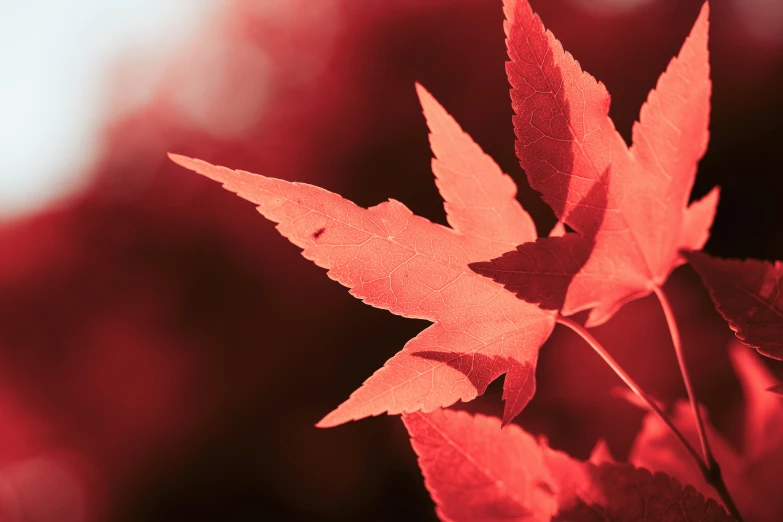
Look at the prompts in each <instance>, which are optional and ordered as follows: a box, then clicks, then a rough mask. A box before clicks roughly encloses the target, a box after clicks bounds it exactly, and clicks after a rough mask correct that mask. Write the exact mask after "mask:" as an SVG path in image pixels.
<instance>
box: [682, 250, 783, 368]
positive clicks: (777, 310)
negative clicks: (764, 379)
mask: <svg viewBox="0 0 783 522" xmlns="http://www.w3.org/2000/svg"><path fill="white" fill-rule="evenodd" d="M683 255H685V257H686V258H687V259H688V262H689V263H690V264H691V266H692V267H693V268H695V269H696V271H697V272H698V273H699V275H701V278H702V281H704V284H705V285H706V286H707V288H708V289H709V290H710V295H711V296H712V300H713V302H714V303H715V307H716V308H717V309H718V311H719V312H720V313H721V315H723V317H724V319H726V321H728V322H729V325H730V326H731V328H732V330H734V332H735V333H736V334H737V337H738V338H739V339H740V340H741V341H742V342H744V343H745V344H747V345H748V346H752V347H753V348H756V349H757V350H758V351H759V352H760V353H762V354H764V355H766V356H767V357H772V358H774V359H783V262H780V261H775V262H774V263H769V262H766V261H759V260H756V259H747V260H744V261H743V260H740V259H719V258H714V257H710V256H708V255H706V254H703V253H701V252H684V253H683Z"/></svg>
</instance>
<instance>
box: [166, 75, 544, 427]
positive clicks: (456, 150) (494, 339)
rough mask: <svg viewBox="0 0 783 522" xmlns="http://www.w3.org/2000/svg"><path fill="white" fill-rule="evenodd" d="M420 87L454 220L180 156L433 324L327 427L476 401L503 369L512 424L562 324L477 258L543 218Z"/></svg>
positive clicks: (353, 282) (335, 270)
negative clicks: (435, 219)
mask: <svg viewBox="0 0 783 522" xmlns="http://www.w3.org/2000/svg"><path fill="white" fill-rule="evenodd" d="M417 90H418V93H419V96H420V98H421V102H422V106H423V108H424V114H425V116H426V119H427V123H428V125H429V127H430V130H431V135H430V141H431V144H432V150H433V152H434V154H435V160H434V161H433V171H434V173H435V176H436V181H437V185H438V188H439V190H440V193H441V195H442V196H443V199H444V200H445V208H446V213H447V216H448V221H449V224H450V225H451V228H447V227H443V226H441V225H437V224H434V223H431V222H430V221H427V220H426V219H424V218H421V217H418V216H415V215H414V214H413V213H412V212H411V211H410V210H408V208H406V207H405V206H404V205H403V204H402V203H400V202H398V201H394V200H390V201H388V202H384V203H381V204H380V205H377V206H375V207H372V208H370V209H363V208H361V207H359V206H357V205H355V204H353V203H351V202H350V201H347V200H345V199H343V198H342V197H340V196H338V195H336V194H333V193H331V192H328V191H326V190H324V189H321V188H318V187H314V186H312V185H306V184H302V183H291V182H288V181H283V180H279V179H274V178H267V177H264V176H260V175H255V174H250V173H248V172H243V171H234V170H230V169H227V168H224V167H215V166H212V165H210V164H208V163H205V162H203V161H200V160H193V159H188V158H185V157H182V156H174V155H172V156H171V158H172V159H173V160H174V161H175V162H177V163H179V164H180V165H182V166H184V167H186V168H189V169H191V170H194V171H196V172H198V173H200V174H203V175H205V176H207V177H210V178H212V179H214V180H216V181H219V182H221V183H223V185H224V186H225V188H226V189H228V190H230V191H232V192H236V193H237V194H238V195H239V196H241V197H243V198H245V199H247V200H249V201H252V202H253V203H255V204H257V205H258V210H259V212H260V213H261V214H263V215H264V216H265V217H266V218H267V219H270V220H272V221H274V222H276V223H278V225H277V229H278V230H279V231H280V233H281V234H283V235H284V236H285V237H287V238H288V239H289V240H290V241H291V242H292V243H294V244H296V245H297V246H299V247H300V248H302V249H303V250H304V251H303V255H304V256H305V257H306V258H307V259H310V260H311V261H313V262H314V263H316V264H317V265H319V266H321V267H323V268H326V269H328V275H329V277H330V278H332V279H334V280H336V281H338V282H340V283H342V284H343V285H345V286H347V287H349V288H350V289H351V294H353V295H354V296H356V297H358V298H360V299H362V300H363V301H364V302H366V303H367V304H370V305H372V306H376V307H378V308H385V309H387V310H389V311H391V312H392V313H395V314H398V315H402V316H404V317H411V318H418V319H427V320H430V321H432V322H433V323H434V324H433V325H432V326H430V327H429V328H427V329H425V330H424V331H423V332H421V333H420V334H419V335H418V336H416V337H415V338H414V339H412V340H411V341H409V342H408V343H407V344H406V345H405V347H404V348H403V349H402V351H400V352H399V353H398V354H397V355H395V356H394V357H392V358H391V359H390V360H389V361H387V362H386V364H385V365H384V366H383V368H381V369H380V370H379V371H377V372H376V373H375V374H374V375H373V376H372V377H370V378H369V379H367V381H365V383H364V384H363V385H362V386H361V387H360V388H359V389H358V390H357V391H356V392H354V393H353V394H352V395H351V397H350V398H349V399H348V400H347V401H346V402H344V403H343V404H342V405H340V406H339V407H338V408H337V409H336V410H335V411H334V412H332V413H330V414H329V415H327V416H326V417H325V418H324V419H323V420H321V422H320V423H319V426H334V425H337V424H341V423H344V422H347V421H349V420H355V419H360V418H363V417H367V416H370V415H378V414H380V413H384V412H388V413H392V414H393V413H403V412H412V411H418V410H424V411H431V410H433V409H435V408H437V407H441V406H448V405H450V404H452V403H454V402H455V401H458V400H463V401H468V400H471V399H473V398H475V397H476V396H477V395H479V394H482V393H483V392H484V390H485V389H486V387H487V385H488V384H489V383H490V382H491V381H493V380H494V379H496V378H497V377H498V376H500V375H502V374H504V373H505V374H506V378H505V383H504V393H503V398H504V400H505V413H504V421H505V422H510V421H511V419H512V418H513V417H514V416H516V414H517V413H519V411H521V410H522V408H524V406H525V405H526V404H527V402H528V401H529V400H530V399H531V397H532V396H533V393H534V390H535V375H534V370H535V365H536V360H537V357H538V350H539V348H540V346H541V344H542V343H543V342H544V341H545V340H546V339H547V337H549V334H550V333H551V331H552V329H553V328H554V322H555V314H554V313H553V312H550V311H544V310H541V309H540V308H539V307H537V306H534V305H531V304H529V303H525V302H523V301H520V300H518V299H516V298H515V297H514V296H513V295H512V294H510V293H509V292H507V291H505V290H504V289H503V287H502V286H500V285H498V284H496V283H494V282H492V281H490V280H489V279H487V278H485V277H482V276H480V275H478V274H476V273H475V272H473V271H472V270H471V269H470V268H469V267H468V265H469V264H470V263H472V262H475V261H480V260H484V259H490V258H492V257H494V256H497V255H500V254H501V253H503V252H505V251H507V250H509V249H510V248H513V247H514V246H516V245H518V244H520V243H525V242H528V241H532V240H534V239H535V236H536V234H535V227H534V226H533V222H532V220H531V218H530V216H529V215H528V214H527V213H526V212H525V211H524V210H523V209H522V207H521V206H520V205H519V203H518V202H517V201H516V199H515V195H516V186H515V185H514V182H513V181H512V180H511V178H509V177H508V176H507V175H505V174H503V172H502V171H501V170H500V168H499V167H498V166H497V165H496V164H495V162H494V161H493V160H492V159H491V158H490V157H489V156H487V155H486V154H484V152H483V151H482V150H481V149H480V148H479V146H478V145H477V144H476V143H474V142H473V140H472V139H471V138H470V137H469V136H468V135H467V134H466V133H464V132H463V131H462V129H461V128H460V127H459V125H458V124H457V123H456V122H455V121H454V119H453V118H452V117H451V116H449V115H448V113H446V111H445V110H444V109H443V108H442V107H441V106H440V105H439V104H438V103H437V102H436V101H435V99H434V98H433V97H432V96H431V95H430V94H429V93H427V91H425V90H424V89H423V88H421V87H418V88H417Z"/></svg>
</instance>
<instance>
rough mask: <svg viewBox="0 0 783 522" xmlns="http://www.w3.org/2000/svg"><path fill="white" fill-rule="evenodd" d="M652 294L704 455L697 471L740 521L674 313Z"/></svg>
mask: <svg viewBox="0 0 783 522" xmlns="http://www.w3.org/2000/svg"><path fill="white" fill-rule="evenodd" d="M653 292H655V296H656V297H657V298H658V302H659V303H661V308H662V309H663V315H664V316H666V324H667V325H668V326H669V334H670V335H671V338H672V344H673V345H674V353H675V354H676V356H677V364H678V365H679V366H680V374H682V381H683V383H684V384H685V391H686V392H687V394H688V401H689V402H690V403H691V409H692V410H693V418H694V420H695V422H696V431H697V432H698V434H699V443H700V444H701V450H702V453H703V454H704V464H703V463H702V462H701V460H700V461H699V464H700V465H699V469H700V470H701V473H702V475H704V479H705V480H706V481H707V483H709V484H710V485H711V486H712V487H713V488H715V491H717V493H718V495H720V498H721V499H722V500H723V503H724V504H725V505H726V508H727V509H728V510H729V512H730V513H731V514H732V515H734V517H735V518H736V519H737V520H739V521H742V517H741V516H740V514H739V511H737V506H736V505H735V504H734V500H733V499H732V498H731V495H730V494H729V491H728V489H726V483H725V482H724V481H723V476H722V474H721V471H720V465H719V464H718V461H717V460H715V455H713V453H712V448H710V443H709V441H708V439H707V430H706V429H705V428H704V417H703V415H702V412H701V409H700V408H699V403H698V402H696V394H695V393H694V392H693V384H692V382H691V377H690V374H689V373H688V368H687V367H686V366H685V355H684V353H683V350H682V339H681V338H680V330H679V328H677V321H676V320H675V319H674V312H673V311H672V307H671V304H670V303H669V299H668V298H667V297H666V294H664V292H663V289H662V288H660V287H659V286H654V287H653Z"/></svg>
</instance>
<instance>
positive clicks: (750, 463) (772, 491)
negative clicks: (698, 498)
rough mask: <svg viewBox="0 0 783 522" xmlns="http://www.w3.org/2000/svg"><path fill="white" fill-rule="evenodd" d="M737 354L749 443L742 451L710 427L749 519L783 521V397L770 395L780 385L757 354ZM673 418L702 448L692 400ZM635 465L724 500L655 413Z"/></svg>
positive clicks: (739, 349) (638, 444)
mask: <svg viewBox="0 0 783 522" xmlns="http://www.w3.org/2000/svg"><path fill="white" fill-rule="evenodd" d="M731 356H732V362H733V364H734V368H735V370H736V372H737V374H738V376H739V378H740V382H741V383H742V388H743V391H744V395H745V425H744V430H743V431H744V433H743V444H742V446H741V447H740V448H739V450H737V449H735V448H734V447H733V446H732V445H731V444H729V442H728V441H726V439H725V438H724V437H723V436H722V435H721V434H720V433H719V432H718V431H717V430H716V429H715V428H713V427H712V426H710V425H708V426H707V436H708V438H709V441H710V446H711V447H712V450H713V453H714V454H715V458H716V459H717V460H718V462H720V467H721V473H722V475H723V479H724V481H725V483H726V487H727V488H728V490H729V493H731V495H732V498H733V499H734V501H735V502H736V504H737V507H738V509H739V511H740V513H742V515H743V517H744V518H745V520H747V521H749V522H750V521H752V522H773V521H775V522H777V521H779V520H781V517H783V497H781V495H780V469H781V467H783V416H782V415H781V412H782V411H783V399H782V398H781V397H779V396H777V395H774V394H772V393H769V392H768V391H767V388H769V387H770V386H773V385H774V384H775V383H776V382H777V381H776V379H775V378H774V377H773V376H772V375H771V374H770V373H769V371H768V370H767V369H766V368H764V366H763V364H762V363H761V361H760V360H759V359H758V357H757V356H756V355H755V354H754V353H753V352H751V351H750V350H748V349H747V348H746V347H744V346H742V345H740V344H739V343H737V344H736V345H735V346H733V347H732V350H731ZM671 417H672V420H673V422H674V424H675V425H676V426H677V428H678V429H679V430H680V431H681V432H682V433H683V434H684V435H685V436H686V438H688V439H689V440H690V442H691V444H694V445H698V434H697V431H696V426H695V424H694V422H693V414H692V412H691V408H690V405H689V404H688V403H687V402H686V401H680V402H678V403H677V404H676V405H675V407H674V410H673V413H672V416H671ZM630 461H631V462H632V463H633V464H634V465H636V466H644V467H646V468H649V469H651V470H655V471H662V472H665V473H668V474H670V475H672V476H673V477H676V478H677V479H678V480H680V481H682V482H684V483H689V484H693V485H694V487H696V489H698V490H699V491H700V492H702V493H703V494H705V495H707V496H709V497H712V498H714V499H716V500H718V501H719V496H718V494H717V493H716V492H715V491H714V490H713V489H712V487H711V486H710V485H709V484H707V483H706V482H705V480H704V478H703V477H702V475H701V473H700V472H699V470H698V469H697V468H696V466H695V465H694V464H693V462H692V460H691V459H690V458H689V456H688V454H687V452H686V451H685V449H684V448H683V446H682V444H681V443H680V442H679V441H678V440H677V439H676V438H675V437H674V436H673V435H672V434H671V432H670V431H669V429H668V428H666V427H665V426H664V425H663V423H662V422H661V420H660V419H659V418H658V417H657V416H655V415H654V414H648V415H647V416H646V417H645V420H644V424H643V427H642V431H641V432H640V433H639V435H638V436H637V438H636V441H635V442H634V444H633V447H632V448H631V453H630Z"/></svg>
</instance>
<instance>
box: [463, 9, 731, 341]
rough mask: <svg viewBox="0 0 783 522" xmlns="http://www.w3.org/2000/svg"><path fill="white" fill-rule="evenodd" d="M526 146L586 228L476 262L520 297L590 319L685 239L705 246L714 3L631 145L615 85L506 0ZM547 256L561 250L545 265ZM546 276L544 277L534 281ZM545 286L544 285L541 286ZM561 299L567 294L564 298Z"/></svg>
mask: <svg viewBox="0 0 783 522" xmlns="http://www.w3.org/2000/svg"><path fill="white" fill-rule="evenodd" d="M505 14H506V23H505V30H506V36H507V39H506V43H507V47H508V54H509V57H510V61H509V62H508V63H507V72H508V77H509V80H510V82H511V85H512V91H511V97H512V105H513V108H514V112H515V114H516V115H515V116H514V128H515V131H516V135H517V143H516V150H517V156H518V157H519V159H520V163H521V165H522V168H523V169H525V172H526V173H527V176H528V180H529V181H530V185H531V186H532V187H533V188H534V189H536V190H538V191H539V192H541V194H542V196H543V198H544V200H545V201H546V202H547V203H549V205H550V206H551V207H552V208H553V209H554V211H555V213H556V215H557V216H558V218H560V219H561V220H562V221H563V222H565V223H566V224H567V225H569V226H570V227H571V228H573V229H574V230H575V231H576V232H577V233H578V234H579V235H572V234H568V235H566V236H565V238H562V239H561V240H554V239H540V240H539V241H537V242H536V243H535V244H533V245H523V246H522V247H520V249H519V250H516V251H511V252H509V253H507V254H506V255H504V256H503V257H501V258H500V259H497V260H495V261H494V262H491V263H478V264H476V265H474V268H475V269H476V270H477V271H478V272H480V273H482V274H485V275H487V276H489V277H492V278H493V279H495V280H496V281H498V282H501V283H503V284H505V285H507V286H508V287H509V289H511V290H512V291H514V292H515V293H517V294H518V296H519V297H520V298H521V299H524V300H526V301H530V302H538V303H540V302H541V301H542V298H541V294H542V293H543V294H545V299H546V302H545V303H544V305H546V304H549V305H552V304H556V303H557V302H558V301H559V302H562V308H563V313H564V314H565V315H570V314H572V313H575V312H578V311H580V310H586V309H592V311H591V313H590V317H589V320H588V326H593V325H597V324H600V323H603V322H604V321H606V320H608V319H609V318H610V317H611V315H612V314H613V313H614V312H615V311H616V310H617V309H618V308H619V307H620V306H621V305H622V304H623V303H625V302H627V301H629V300H632V299H635V298H638V297H641V296H644V295H646V294H648V293H650V292H651V290H652V288H653V287H654V286H660V285H662V284H663V282H665V280H666V279H667V277H668V275H669V273H670V272H671V271H672V270H673V269H674V268H675V267H676V266H678V265H679V264H681V263H682V260H681V258H680V256H679V250H680V249H681V248H688V249H693V250H698V249H700V248H701V247H702V246H703V244H704V242H705V241H706V239H707V237H708V233H709V227H710V225H711V223H712V219H713V216H714V212H715V207H716V205H717V202H718V192H717V190H713V192H711V193H710V194H708V195H707V196H705V198H704V199H702V200H700V201H698V202H695V203H693V204H691V205H690V206H688V199H689V196H690V191H691V188H692V186H693V181H694V177H695V174H696V165H697V162H698V161H699V159H700V158H701V157H702V155H703V154H704V151H705V149H706V146H707V141H708V132H707V124H708V120H709V109H710V103H709V97H710V91H711V83H710V79H709V64H708V53H707V29H708V21H707V19H708V7H707V5H706V4H705V5H704V7H703V8H702V11H701V14H700V15H699V18H698V20H697V21H696V24H695V25H694V27H693V30H692V31H691V34H690V36H689V37H688V38H687V39H686V41H685V43H684V45H683V47H682V49H681V51H680V53H679V55H678V56H677V57H676V58H674V59H673V60H672V61H671V63H670V64H669V66H668V68H667V70H666V72H664V73H663V74H662V75H661V77H660V79H659V80H658V84H657V86H656V88H655V89H654V90H653V91H651V92H650V95H649V97H648V99H647V102H646V103H645V104H644V106H643V107H642V110H641V115H640V119H639V122H637V123H636V124H635V125H634V128H633V145H632V146H631V147H630V148H628V147H627V146H626V145H625V143H624V141H623V140H622V138H621V137H620V135H619V134H618V133H617V131H616V130H615V128H614V124H613V123H612V121H611V119H610V118H609V114H608V113H609V93H608V92H607V90H606V88H605V87H604V85H603V84H601V83H600V82H598V81H596V80H595V79H594V78H593V77H592V76H590V75H589V74H587V73H585V72H583V71H582V69H581V67H580V66H579V63H578V62H576V61H575V60H574V58H573V57H572V56H571V55H570V54H569V53H567V52H565V51H564V50H563V48H562V46H561V44H560V42H558V41H557V40H556V39H555V37H554V36H553V35H552V33H551V32H549V31H546V30H545V29H544V26H543V24H542V23H541V20H540V19H539V17H538V16H537V15H535V14H533V11H532V10H531V8H530V5H529V4H528V2H527V1H526V0H506V1H505ZM544 256H550V257H552V258H554V259H557V260H558V262H551V263H548V264H547V266H546V267H543V266H542V263H541V262H540V261H539V259H541V258H542V257H544ZM532 280H537V281H538V282H537V283H536V284H532V285H531V284H530V282H531V281H532ZM542 288H543V289H542ZM556 296H559V297H556Z"/></svg>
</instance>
